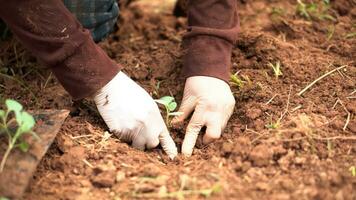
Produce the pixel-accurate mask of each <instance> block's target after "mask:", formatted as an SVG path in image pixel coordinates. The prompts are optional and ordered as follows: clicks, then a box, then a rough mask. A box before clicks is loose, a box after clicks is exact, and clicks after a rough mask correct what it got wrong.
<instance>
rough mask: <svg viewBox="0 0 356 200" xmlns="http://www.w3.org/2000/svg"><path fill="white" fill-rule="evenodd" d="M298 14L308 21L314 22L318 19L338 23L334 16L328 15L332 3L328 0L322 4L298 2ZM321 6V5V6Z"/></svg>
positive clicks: (298, 0)
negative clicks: (313, 20)
mask: <svg viewBox="0 0 356 200" xmlns="http://www.w3.org/2000/svg"><path fill="white" fill-rule="evenodd" d="M297 3H298V5H297V14H298V15H300V16H302V17H304V18H306V19H307V20H312V19H313V18H314V19H315V18H317V19H320V20H325V19H327V20H330V21H333V22H335V21H337V20H336V19H335V18H334V17H333V16H331V15H329V14H328V11H329V7H330V5H329V4H330V2H329V1H328V0H323V1H322V2H321V3H319V4H317V3H314V2H312V3H303V2H302V0H297ZM320 4H321V5H320Z"/></svg>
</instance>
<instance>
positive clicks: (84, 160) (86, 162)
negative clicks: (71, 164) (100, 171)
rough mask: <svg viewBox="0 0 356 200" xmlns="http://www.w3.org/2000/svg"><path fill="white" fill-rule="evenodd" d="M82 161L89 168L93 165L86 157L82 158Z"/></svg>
mask: <svg viewBox="0 0 356 200" xmlns="http://www.w3.org/2000/svg"><path fill="white" fill-rule="evenodd" d="M82 161H83V162H84V164H86V165H88V166H89V167H90V168H94V166H93V165H92V164H90V162H88V161H87V160H86V159H83V160H82Z"/></svg>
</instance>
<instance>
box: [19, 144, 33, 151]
mask: <svg viewBox="0 0 356 200" xmlns="http://www.w3.org/2000/svg"><path fill="white" fill-rule="evenodd" d="M18 147H19V149H20V150H21V151H22V152H27V151H28V149H29V148H30V145H29V144H27V143H26V142H21V143H20V144H19V145H18Z"/></svg>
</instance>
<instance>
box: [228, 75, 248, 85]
mask: <svg viewBox="0 0 356 200" xmlns="http://www.w3.org/2000/svg"><path fill="white" fill-rule="evenodd" d="M230 79H231V84H232V85H234V86H237V87H238V88H242V87H243V85H244V83H245V81H243V80H242V79H241V78H240V77H239V76H238V72H237V73H235V74H231V75H230Z"/></svg>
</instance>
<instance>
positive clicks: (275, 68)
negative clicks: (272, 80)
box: [268, 61, 283, 79]
mask: <svg viewBox="0 0 356 200" xmlns="http://www.w3.org/2000/svg"><path fill="white" fill-rule="evenodd" d="M268 66H270V67H271V68H272V69H273V74H274V76H275V77H276V79H278V77H280V76H282V75H283V73H282V69H281V63H280V62H279V61H277V62H276V64H272V63H268Z"/></svg>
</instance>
